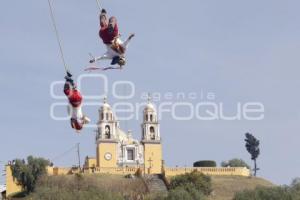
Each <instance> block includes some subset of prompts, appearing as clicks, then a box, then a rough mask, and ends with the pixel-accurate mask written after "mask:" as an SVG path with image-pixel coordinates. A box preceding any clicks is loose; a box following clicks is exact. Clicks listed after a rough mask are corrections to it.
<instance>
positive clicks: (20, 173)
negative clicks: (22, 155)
mask: <svg viewBox="0 0 300 200" xmlns="http://www.w3.org/2000/svg"><path fill="white" fill-rule="evenodd" d="M49 165H50V162H49V161H48V160H46V159H43V158H34V157H33V156H28V157H27V163H26V162H25V160H21V159H17V160H15V161H14V162H13V164H12V166H11V169H12V175H13V177H14V178H16V179H17V181H18V183H19V184H20V185H22V187H23V189H24V191H25V192H27V193H30V192H33V191H34V188H35V185H36V182H37V180H38V178H40V177H41V176H43V175H45V174H47V169H46V167H47V166H49Z"/></svg>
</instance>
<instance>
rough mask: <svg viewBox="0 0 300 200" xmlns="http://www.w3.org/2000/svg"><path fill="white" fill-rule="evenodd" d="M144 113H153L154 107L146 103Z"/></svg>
mask: <svg viewBox="0 0 300 200" xmlns="http://www.w3.org/2000/svg"><path fill="white" fill-rule="evenodd" d="M144 112H155V107H154V105H153V104H152V103H150V102H149V103H148V104H147V105H146V106H145V108H144Z"/></svg>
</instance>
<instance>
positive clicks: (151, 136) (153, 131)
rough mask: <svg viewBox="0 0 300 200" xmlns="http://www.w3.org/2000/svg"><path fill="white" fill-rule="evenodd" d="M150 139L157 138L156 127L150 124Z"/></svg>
mask: <svg viewBox="0 0 300 200" xmlns="http://www.w3.org/2000/svg"><path fill="white" fill-rule="evenodd" d="M150 139H151V140H155V128H154V127H153V126H150Z"/></svg>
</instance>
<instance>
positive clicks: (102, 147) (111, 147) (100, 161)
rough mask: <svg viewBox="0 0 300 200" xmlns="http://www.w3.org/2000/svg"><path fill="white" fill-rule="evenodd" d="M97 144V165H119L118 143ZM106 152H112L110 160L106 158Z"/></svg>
mask: <svg viewBox="0 0 300 200" xmlns="http://www.w3.org/2000/svg"><path fill="white" fill-rule="evenodd" d="M97 146H98V147H97V156H98V157H97V167H104V168H105V167H117V143H99V144H98V145H97ZM106 153H110V154H111V159H110V160H106V159H105V157H104V156H105V154H106Z"/></svg>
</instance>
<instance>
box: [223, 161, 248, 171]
mask: <svg viewBox="0 0 300 200" xmlns="http://www.w3.org/2000/svg"><path fill="white" fill-rule="evenodd" d="M221 166H222V167H246V168H248V169H250V166H249V165H248V164H247V163H246V162H245V161H244V160H242V159H238V158H234V159H231V160H228V161H223V162H222V163H221Z"/></svg>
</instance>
